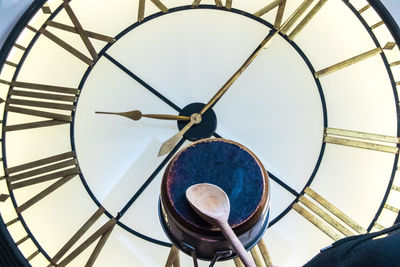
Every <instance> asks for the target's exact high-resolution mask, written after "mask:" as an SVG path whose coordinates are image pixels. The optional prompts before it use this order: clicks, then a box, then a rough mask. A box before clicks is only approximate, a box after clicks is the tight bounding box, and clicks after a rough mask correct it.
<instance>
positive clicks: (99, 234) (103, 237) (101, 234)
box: [49, 207, 117, 267]
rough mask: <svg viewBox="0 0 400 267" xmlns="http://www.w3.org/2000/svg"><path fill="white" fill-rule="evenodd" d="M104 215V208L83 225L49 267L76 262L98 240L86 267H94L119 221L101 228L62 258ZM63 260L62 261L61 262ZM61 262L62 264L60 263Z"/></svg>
mask: <svg viewBox="0 0 400 267" xmlns="http://www.w3.org/2000/svg"><path fill="white" fill-rule="evenodd" d="M103 214H104V208H103V207H100V208H99V209H98V210H97V211H96V212H95V213H94V214H93V215H92V216H91V217H90V218H89V219H88V220H87V221H86V222H85V223H84V224H83V225H82V227H81V228H80V229H79V230H78V231H77V232H76V233H75V234H74V235H73V236H72V237H71V238H70V239H69V240H68V241H67V243H66V244H65V245H64V246H63V247H62V248H61V249H60V250H59V251H58V252H57V254H56V255H54V257H53V258H52V259H51V261H52V263H51V264H50V265H49V266H59V267H62V266H66V265H67V264H69V263H70V262H71V261H72V260H74V259H75V258H76V257H77V256H78V255H79V254H81V253H82V252H83V251H84V250H86V249H87V248H88V247H89V246H90V245H91V244H93V243H94V242H95V241H96V240H97V239H99V238H100V240H99V241H98V242H97V245H96V247H95V248H94V250H93V252H92V254H91V255H90V257H89V259H88V261H87V262H86V265H85V266H93V264H94V262H95V261H96V259H97V257H98V256H99V254H100V252H101V250H102V248H103V247H104V245H105V243H106V241H107V239H108V237H109V236H110V234H111V232H112V230H113V229H114V226H115V224H116V223H117V220H116V219H115V218H112V219H110V220H109V221H108V222H106V223H105V224H104V225H103V226H101V227H100V228H99V229H98V230H97V231H96V232H94V233H93V234H92V235H91V236H89V237H88V238H87V239H86V240H85V241H83V242H82V243H81V244H80V245H79V246H78V247H77V248H76V249H75V250H73V251H72V252H71V253H69V254H68V255H67V256H66V257H65V258H64V259H63V260H61V258H62V257H63V256H64V255H65V254H66V253H67V252H68V251H69V250H70V249H71V248H72V246H73V245H75V244H76V243H77V242H78V240H79V239H80V238H81V237H82V236H83V235H84V234H85V233H86V232H87V231H88V230H89V229H90V227H92V225H93V224H94V223H95V222H96V221H97V220H98V219H99V218H100V217H101V215H103ZM60 260H61V261H60ZM59 261H60V262H59Z"/></svg>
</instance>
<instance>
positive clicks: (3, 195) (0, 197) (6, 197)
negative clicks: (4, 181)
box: [0, 194, 9, 202]
mask: <svg viewBox="0 0 400 267" xmlns="http://www.w3.org/2000/svg"><path fill="white" fill-rule="evenodd" d="M8 197H9V195H6V194H0V202H4V201H6V200H7V199H8Z"/></svg>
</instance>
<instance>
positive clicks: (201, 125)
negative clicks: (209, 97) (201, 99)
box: [178, 103, 217, 141]
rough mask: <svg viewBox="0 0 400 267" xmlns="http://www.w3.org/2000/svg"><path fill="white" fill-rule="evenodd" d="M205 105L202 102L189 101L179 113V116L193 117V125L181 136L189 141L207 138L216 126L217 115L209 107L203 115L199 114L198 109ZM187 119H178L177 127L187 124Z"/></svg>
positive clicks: (180, 128)
mask: <svg viewBox="0 0 400 267" xmlns="http://www.w3.org/2000/svg"><path fill="white" fill-rule="evenodd" d="M204 106H205V104H203V103H191V104H189V105H187V106H186V107H184V108H183V109H182V111H181V112H180V113H179V115H180V116H189V117H193V119H194V120H195V125H193V126H192V127H191V128H190V130H189V131H187V132H186V133H185V134H184V135H183V137H185V138H186V139H187V140H189V141H197V140H200V139H204V138H209V137H211V136H212V135H213V133H214V132H215V129H216V128H217V116H216V115H215V112H214V111H213V110H212V109H211V108H209V109H208V110H207V111H206V112H204V113H203V115H200V110H201V109H202V108H203V107H204ZM187 123H188V122H187V121H178V128H179V130H182V128H183V127H185V125H186V124H187Z"/></svg>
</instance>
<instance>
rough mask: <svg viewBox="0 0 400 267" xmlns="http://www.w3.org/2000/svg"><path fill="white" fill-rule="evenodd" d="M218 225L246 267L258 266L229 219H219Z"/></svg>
mask: <svg viewBox="0 0 400 267" xmlns="http://www.w3.org/2000/svg"><path fill="white" fill-rule="evenodd" d="M218 226H219V228H220V229H221V231H222V234H223V235H224V236H225V238H226V239H227V240H228V241H229V243H231V245H232V247H233V250H234V251H235V252H236V254H237V255H238V256H239V258H240V259H241V260H242V262H243V264H244V265H245V266H246V267H256V264H255V263H254V261H253V259H252V258H251V257H250V255H249V254H248V253H247V251H246V249H245V248H244V247H243V245H242V243H241V242H240V240H239V238H238V237H237V236H236V234H235V233H234V232H233V230H232V228H231V227H230V226H229V224H228V222H227V221H218Z"/></svg>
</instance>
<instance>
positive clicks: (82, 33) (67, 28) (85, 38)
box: [27, 0, 115, 65]
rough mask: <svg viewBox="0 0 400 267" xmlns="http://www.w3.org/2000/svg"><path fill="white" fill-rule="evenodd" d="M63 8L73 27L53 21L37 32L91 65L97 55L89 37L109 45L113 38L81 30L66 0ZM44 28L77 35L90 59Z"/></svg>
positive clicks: (32, 29)
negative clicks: (47, 27) (52, 28)
mask: <svg viewBox="0 0 400 267" xmlns="http://www.w3.org/2000/svg"><path fill="white" fill-rule="evenodd" d="M63 7H64V10H65V11H66V12H67V14H68V16H69V18H70V20H71V22H72V23H73V24H74V27H71V26H68V25H65V24H62V23H58V22H54V21H50V20H49V21H47V22H46V23H45V24H44V26H43V27H42V28H40V29H39V32H40V33H41V34H43V35H44V36H46V37H47V38H49V39H50V40H51V41H53V42H54V43H56V44H57V45H59V46H61V47H62V48H64V49H65V50H67V51H68V52H69V53H71V54H72V55H74V56H75V57H77V58H79V59H80V60H82V61H83V62H85V63H86V64H88V65H93V61H96V60H97V58H98V55H97V52H96V50H95V49H94V46H93V44H92V43H91V42H90V40H89V37H90V38H94V39H98V40H101V41H105V42H109V43H112V42H114V41H115V40H114V38H112V37H109V36H105V35H102V34H98V33H94V32H90V31H85V30H84V29H83V27H82V25H81V24H80V22H79V20H78V18H77V17H76V15H75V13H74V12H73V10H72V8H71V6H70V5H69V3H68V1H67V0H64V1H63ZM44 12H45V11H44ZM45 13H51V11H50V10H48V12H45ZM46 26H50V27H54V28H58V29H61V30H64V31H68V32H73V33H76V34H79V36H80V37H81V39H82V41H83V43H84V45H85V47H86V49H87V50H88V51H89V53H90V55H91V57H92V58H89V57H87V56H86V55H84V54H83V53H82V52H80V51H79V50H77V49H76V48H74V47H73V46H71V45H70V44H68V43H66V42H65V41H63V40H62V39H60V38H59V37H57V36H56V35H54V34H52V33H51V32H49V31H48V30H46V29H45V27H46ZM27 28H28V29H30V30H31V31H34V32H37V30H36V29H34V28H33V27H31V26H29V27H28V26H27Z"/></svg>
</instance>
